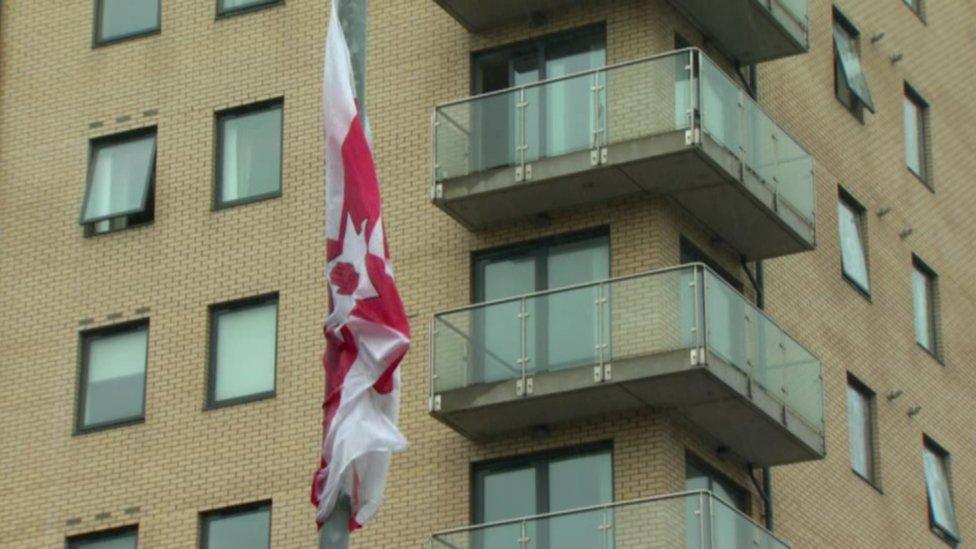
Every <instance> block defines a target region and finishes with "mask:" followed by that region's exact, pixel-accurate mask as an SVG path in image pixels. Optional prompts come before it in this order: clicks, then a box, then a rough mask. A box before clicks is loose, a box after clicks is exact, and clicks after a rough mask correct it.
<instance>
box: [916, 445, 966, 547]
mask: <svg viewBox="0 0 976 549" xmlns="http://www.w3.org/2000/svg"><path fill="white" fill-rule="evenodd" d="M924 444H925V449H924V454H923V455H924V461H925V487H926V493H927V495H928V503H929V524H930V525H931V527H932V530H934V531H935V533H937V534H938V535H940V536H942V537H943V538H945V539H947V540H949V541H951V542H953V543H958V542H959V522H958V521H957V520H956V509H955V507H954V506H953V504H952V488H951V486H950V483H949V481H950V478H949V452H946V451H945V450H944V449H943V448H942V447H941V446H939V445H938V444H936V443H935V441H933V440H932V439H930V438H928V437H925V439H924Z"/></svg>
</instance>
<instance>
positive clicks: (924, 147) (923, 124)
mask: <svg viewBox="0 0 976 549" xmlns="http://www.w3.org/2000/svg"><path fill="white" fill-rule="evenodd" d="M903 112H904V119H905V124H904V125H905V165H906V166H908V169H909V171H911V172H912V173H913V174H915V175H916V176H917V177H918V178H919V179H921V180H922V181H923V182H926V184H927V185H928V180H929V169H928V164H929V161H928V139H927V135H928V118H929V116H928V113H929V104H928V103H926V102H925V100H924V99H922V96H921V95H919V94H918V92H916V91H915V90H914V89H912V87H911V86H909V85H908V84H905V100H904V110H903Z"/></svg>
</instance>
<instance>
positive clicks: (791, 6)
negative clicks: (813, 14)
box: [779, 0, 809, 26]
mask: <svg viewBox="0 0 976 549" xmlns="http://www.w3.org/2000/svg"><path fill="white" fill-rule="evenodd" d="M779 4H780V5H781V6H783V8H785V9H786V11H787V12H789V13H790V15H792V16H793V17H794V18H796V20H797V21H798V22H799V23H801V24H802V25H804V26H806V24H807V11H808V10H809V4H808V1H807V0H779Z"/></svg>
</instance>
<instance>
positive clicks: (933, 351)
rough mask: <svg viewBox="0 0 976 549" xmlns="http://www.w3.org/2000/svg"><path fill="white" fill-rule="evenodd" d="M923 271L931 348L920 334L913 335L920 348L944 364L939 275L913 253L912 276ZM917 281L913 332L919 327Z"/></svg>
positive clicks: (913, 298)
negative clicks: (916, 320)
mask: <svg viewBox="0 0 976 549" xmlns="http://www.w3.org/2000/svg"><path fill="white" fill-rule="evenodd" d="M916 272H919V273H921V274H922V275H923V276H924V277H925V280H926V285H925V287H926V291H927V295H926V298H927V303H928V310H927V311H926V313H927V314H926V316H927V318H928V323H929V330H928V332H929V338H930V339H931V342H932V345H931V348H929V347H926V346H925V345H923V344H922V342H921V341H919V340H918V334H917V333H913V334H912V336H913V337H914V338H915V344H916V345H918V347H919V348H920V349H922V350H923V351H925V352H926V353H928V354H929V355H930V356H931V357H932V358H934V359H935V360H936V361H937V362H938V363H939V364H942V337H941V334H940V333H939V295H938V292H939V286H938V283H939V275H938V273H936V272H935V270H934V269H932V267H929V265H928V264H927V263H926V262H925V261H923V260H922V258H920V257H919V256H918V255H916V254H912V276H913V277H914V275H915V273H916ZM914 302H915V282H914V280H913V281H912V327H913V328H914V329H913V332H915V330H917V329H918V327H917V326H915V315H916V314H917V313H916V311H915V303H914Z"/></svg>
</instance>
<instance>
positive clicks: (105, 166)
mask: <svg viewBox="0 0 976 549" xmlns="http://www.w3.org/2000/svg"><path fill="white" fill-rule="evenodd" d="M88 163H89V165H88V184H87V186H86V189H85V199H84V202H83V204H82V208H81V219H80V221H79V222H80V223H81V225H82V226H83V227H84V228H85V234H89V235H90V234H96V233H104V232H109V231H115V230H119V229H124V228H126V227H129V226H131V225H139V224H143V223H149V222H151V221H152V219H153V187H154V185H153V180H154V179H155V175H156V129H155V128H149V129H143V130H137V131H134V132H127V133H124V134H118V135H111V136H107V137H102V138H98V139H94V140H92V142H91V145H90V152H89V161H88Z"/></svg>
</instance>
